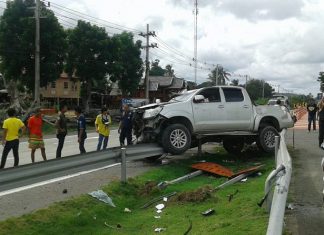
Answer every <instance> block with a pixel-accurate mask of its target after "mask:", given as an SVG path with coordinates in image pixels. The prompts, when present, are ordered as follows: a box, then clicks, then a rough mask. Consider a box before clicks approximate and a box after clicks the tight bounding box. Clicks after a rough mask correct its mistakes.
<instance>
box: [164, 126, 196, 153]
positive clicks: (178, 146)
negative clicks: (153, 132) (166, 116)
mask: <svg viewBox="0 0 324 235" xmlns="http://www.w3.org/2000/svg"><path fill="white" fill-rule="evenodd" d="M162 146H163V148H164V151H166V152H167V153H171V154H181V153H184V152H185V151H187V150H188V149H189V148H190V146H191V135H190V132H189V131H188V129H187V128H186V127H185V126H184V125H182V124H171V125H170V126H168V127H167V128H166V129H165V130H164V132H163V134H162Z"/></svg>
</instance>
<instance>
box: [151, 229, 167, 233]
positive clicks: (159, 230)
mask: <svg viewBox="0 0 324 235" xmlns="http://www.w3.org/2000/svg"><path fill="white" fill-rule="evenodd" d="M165 230H166V228H156V229H154V232H156V233H160V232H163V231H165Z"/></svg>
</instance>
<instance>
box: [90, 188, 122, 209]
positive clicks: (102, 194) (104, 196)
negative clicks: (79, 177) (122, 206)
mask: <svg viewBox="0 0 324 235" xmlns="http://www.w3.org/2000/svg"><path fill="white" fill-rule="evenodd" d="M88 194H89V195H90V196H91V197H94V198H97V199H98V200H99V201H102V202H104V203H106V204H108V205H110V206H112V207H116V206H115V204H114V203H113V201H112V199H111V198H110V197H109V196H108V195H107V194H106V193H105V192H104V191H102V190H97V191H93V192H91V193H88Z"/></svg>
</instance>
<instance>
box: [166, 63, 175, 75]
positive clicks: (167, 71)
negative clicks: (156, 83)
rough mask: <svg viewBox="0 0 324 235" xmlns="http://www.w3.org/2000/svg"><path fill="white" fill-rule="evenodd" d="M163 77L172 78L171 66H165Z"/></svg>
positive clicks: (172, 70)
mask: <svg viewBox="0 0 324 235" xmlns="http://www.w3.org/2000/svg"><path fill="white" fill-rule="evenodd" d="M164 70H165V75H166V76H169V77H173V76H174V69H173V68H172V65H171V64H167V65H166V66H165V69H164Z"/></svg>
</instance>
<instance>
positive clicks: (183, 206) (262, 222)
mask: <svg viewBox="0 0 324 235" xmlns="http://www.w3.org/2000/svg"><path fill="white" fill-rule="evenodd" d="M216 151H217V153H216V154H208V155H205V156H203V158H202V159H204V160H206V161H208V162H216V163H218V164H222V165H224V166H226V167H229V168H231V169H232V170H233V171H235V172H236V171H238V170H240V169H244V168H248V167H251V166H253V163H254V162H260V163H262V164H265V167H264V169H263V170H262V173H263V174H262V176H256V177H249V178H248V180H247V182H245V183H240V182H239V183H236V184H233V185H230V186H228V187H226V188H224V189H221V190H219V191H217V192H212V193H211V197H210V198H208V199H206V200H205V201H202V202H186V201H177V200H175V198H176V197H177V196H175V197H173V198H170V199H169V200H168V201H167V202H163V203H165V205H166V208H165V209H164V210H163V213H162V214H161V215H160V216H161V218H160V219H155V218H154V216H155V215H156V213H155V211H156V210H155V208H154V206H155V205H156V204H153V205H152V206H150V207H148V208H147V209H140V207H141V206H142V205H143V204H145V203H146V202H148V201H149V200H151V199H152V198H155V197H157V196H160V195H164V194H168V193H170V192H174V191H176V192H177V194H178V195H179V194H181V193H188V192H193V191H196V190H197V189H198V188H201V187H203V186H210V187H212V188H214V187H216V186H218V185H220V184H221V183H224V182H226V181H227V179H226V178H224V177H211V176H209V175H207V174H204V175H201V176H198V177H195V178H192V179H190V180H188V181H185V182H182V183H179V184H174V185H170V186H169V187H168V188H166V189H164V190H162V191H159V190H152V191H151V192H150V191H148V190H143V189H145V186H146V185H148V184H146V183H147V182H153V183H154V182H155V183H158V182H160V181H165V180H172V179H175V178H177V177H180V176H183V175H184V174H187V173H189V172H191V171H192V169H191V168H190V165H191V164H193V163H195V162H197V156H193V157H192V158H186V159H182V160H181V161H177V162H175V163H172V164H170V165H166V166H163V167H159V168H157V169H154V170H152V171H150V172H147V173H145V174H144V175H142V176H139V177H136V178H135V179H129V180H128V183H127V184H121V183H119V182H117V181H116V182H112V183H110V184H109V185H108V186H106V187H104V188H103V190H104V191H105V192H107V194H108V195H109V196H110V197H111V198H112V200H113V202H114V203H115V204H116V206H117V207H116V208H113V207H110V206H108V205H106V204H104V203H103V202H100V201H98V200H96V199H94V198H91V197H90V196H88V195H84V196H81V197H78V198H73V199H70V200H68V201H63V202H60V203H56V204H55V205H53V206H51V207H49V208H47V209H43V210H39V211H37V212H34V213H32V214H29V215H25V216H22V217H19V218H12V219H8V220H6V221H2V222H0V234H12V235H16V234H80V235H81V234H139V233H141V234H153V233H154V229H155V228H157V227H163V228H166V231H164V232H163V233H165V234H184V232H185V231H186V230H187V228H188V227H189V219H190V220H191V221H192V222H193V226H192V231H191V232H190V233H189V234H213V235H214V234H216V235H217V234H242V235H243V234H244V235H245V234H265V233H266V228H267V224H268V218H269V217H268V213H267V212H266V211H265V210H264V209H263V208H260V207H258V206H257V202H259V201H260V199H261V198H262V197H263V195H264V192H263V191H264V181H265V179H266V177H267V175H268V174H269V173H270V172H271V170H272V168H273V164H274V163H273V158H272V157H270V155H263V156H260V153H258V152H252V151H249V152H246V154H245V155H244V156H242V159H235V160H234V161H228V160H229V158H230V156H229V155H228V154H226V153H225V152H224V151H223V150H222V149H221V148H218V149H216ZM232 160H233V159H232ZM236 190H238V193H237V194H236V195H235V196H234V197H233V199H232V200H231V201H230V202H229V199H228V195H230V194H233V193H234V192H235V191H236ZM143 192H148V193H146V194H143ZM157 204H158V203H157ZM126 207H127V208H129V209H131V211H132V212H131V213H125V212H124V208H126ZM209 208H213V209H215V211H216V213H215V214H214V215H211V216H208V217H204V216H202V215H201V212H203V211H205V210H207V209H209ZM107 224H108V225H110V226H112V227H109V226H107ZM117 224H120V225H121V228H119V229H117V227H116V225H117Z"/></svg>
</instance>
